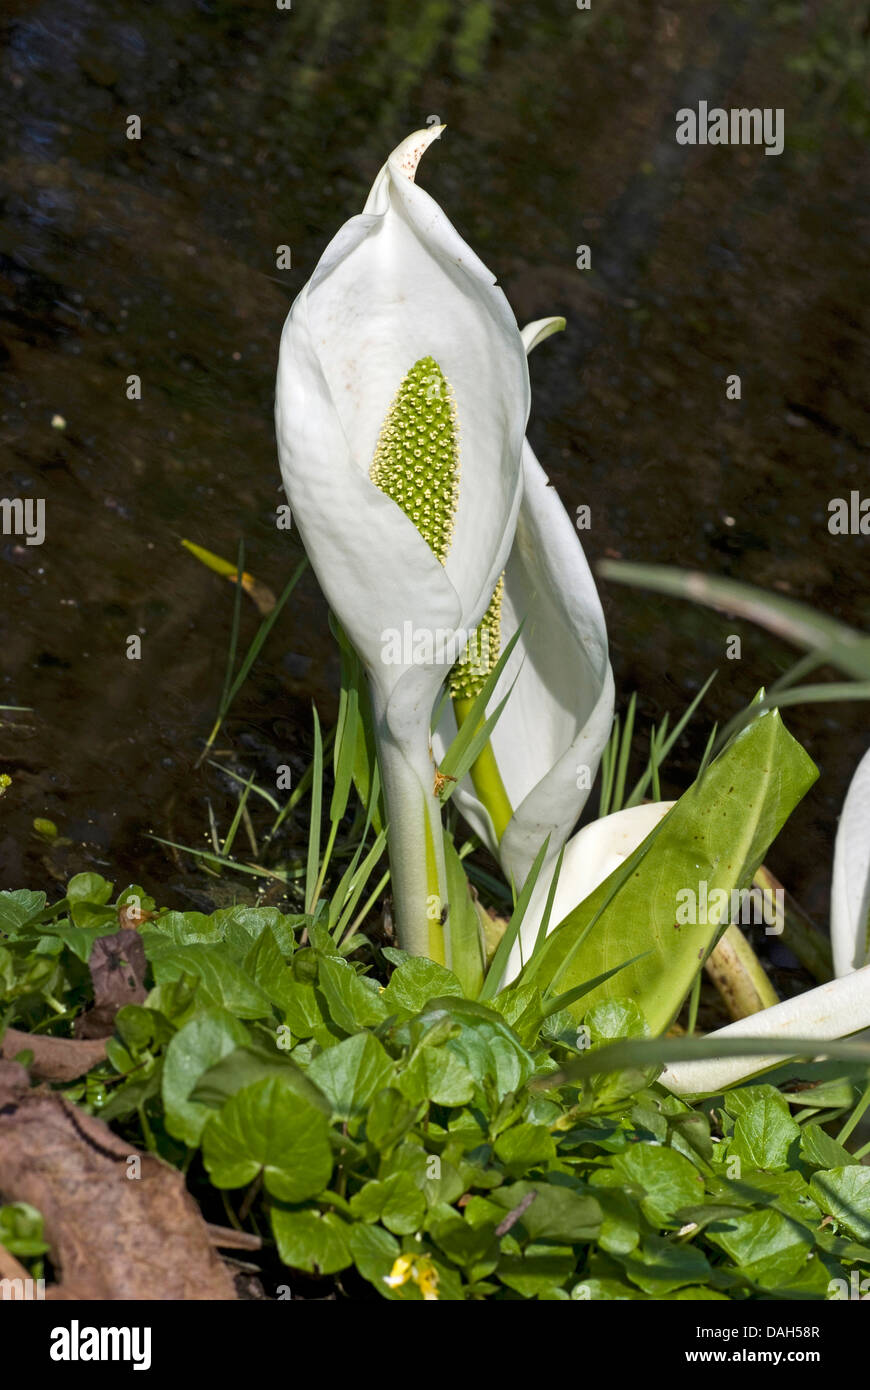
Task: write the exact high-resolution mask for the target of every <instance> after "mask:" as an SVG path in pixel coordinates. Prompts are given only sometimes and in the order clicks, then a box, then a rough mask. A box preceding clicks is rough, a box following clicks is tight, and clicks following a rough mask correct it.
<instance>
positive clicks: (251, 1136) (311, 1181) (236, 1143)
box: [202, 1077, 333, 1202]
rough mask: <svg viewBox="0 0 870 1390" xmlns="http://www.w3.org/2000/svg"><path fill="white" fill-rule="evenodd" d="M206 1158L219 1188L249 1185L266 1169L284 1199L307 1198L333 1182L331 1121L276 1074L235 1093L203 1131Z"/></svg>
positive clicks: (269, 1187) (265, 1176)
mask: <svg viewBox="0 0 870 1390" xmlns="http://www.w3.org/2000/svg"><path fill="white" fill-rule="evenodd" d="M202 1156H203V1162H204V1163H205V1166H206V1169H207V1171H208V1173H209V1176H210V1177H211V1180H212V1182H213V1183H214V1185H215V1187H228V1188H234V1187H245V1186H247V1184H248V1183H250V1182H253V1181H254V1179H255V1178H256V1177H258V1176H259V1174H260V1173H262V1175H263V1182H264V1184H265V1186H266V1189H267V1191H269V1192H271V1193H272V1194H273V1196H275V1197H278V1198H279V1199H280V1200H281V1201H283V1202H303V1201H304V1200H305V1199H306V1197H313V1196H315V1194H316V1193H318V1192H320V1191H321V1190H322V1189H323V1188H324V1187H325V1186H326V1184H327V1183H328V1182H329V1178H330V1174H331V1173H332V1163H333V1160H332V1145H331V1143H330V1137H329V1122H328V1120H327V1119H326V1117H325V1115H323V1114H322V1113H321V1111H320V1110H317V1109H315V1107H314V1106H313V1105H310V1104H309V1103H308V1101H307V1100H303V1099H302V1097H301V1096H298V1095H294V1094H293V1092H292V1091H290V1090H288V1088H287V1087H286V1086H285V1085H284V1084H283V1083H282V1082H281V1081H278V1080H277V1079H276V1078H275V1077H269V1078H267V1079H266V1080H265V1081H258V1082H256V1083H255V1084H254V1085H253V1086H246V1087H245V1089H244V1090H243V1091H239V1093H238V1095H235V1096H232V1097H231V1098H230V1100H228V1101H227V1103H226V1105H224V1107H223V1109H222V1110H221V1111H220V1112H219V1113H218V1114H217V1115H214V1116H213V1117H212V1118H211V1119H210V1120H209V1122H208V1124H207V1125H206V1127H205V1129H204V1131H203V1139H202Z"/></svg>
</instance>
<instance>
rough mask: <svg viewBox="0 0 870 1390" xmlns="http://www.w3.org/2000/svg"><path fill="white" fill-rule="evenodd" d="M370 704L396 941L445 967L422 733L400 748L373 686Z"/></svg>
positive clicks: (434, 820) (437, 819)
mask: <svg viewBox="0 0 870 1390" xmlns="http://www.w3.org/2000/svg"><path fill="white" fill-rule="evenodd" d="M372 707H373V712H374V724H375V738H376V740H377V748H378V764H379V766H380V769H381V781H382V784H383V789H384V798H385V800H386V806H387V822H388V831H387V848H388V850H389V856H390V878H391V880H392V887H393V905H394V908H395V923H396V934H397V936H398V939H399V945H400V946H401V948H402V950H404V951H408V952H409V953H410V954H411V955H413V956H428V958H429V959H430V960H434V961H437V962H438V964H439V965H448V966H449V964H450V951H449V940H450V937H449V930H448V931H447V932H445V930H444V924H445V923H446V922H447V920H448V915H449V903H448V896H447V869H446V865H445V861H444V838H443V829H442V825H441V802H440V801H439V799H438V797H437V796H436V795H435V767H434V764H433V763H432V761H431V759H430V757H429V747H428V732H427V731H426V730H425V729H424V730H421V736H420V738H419V740H416V741H415V744H414V747H413V750H412V749H411V747H410V746H409V747H408V748H403V747H401V746H400V745H399V744H398V742H397V741H396V739H395V738H394V737H393V735H392V734H391V733H390V730H389V728H388V727H387V722H386V718H385V716H384V709H383V702H382V700H381V697H380V695H379V692H378V691H377V689H376V688H375V686H374V685H373V686H372ZM412 758H413V759H414V761H413V762H412Z"/></svg>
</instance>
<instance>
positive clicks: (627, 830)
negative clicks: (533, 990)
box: [502, 801, 674, 986]
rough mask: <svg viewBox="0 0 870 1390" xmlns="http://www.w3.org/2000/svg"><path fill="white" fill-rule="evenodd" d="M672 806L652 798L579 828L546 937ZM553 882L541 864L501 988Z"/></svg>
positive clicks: (522, 958) (516, 966)
mask: <svg viewBox="0 0 870 1390" xmlns="http://www.w3.org/2000/svg"><path fill="white" fill-rule="evenodd" d="M673 805H674V803H673V801H651V802H647V803H645V804H643V805H640V806H630V807H628V808H627V809H626V810H623V811H614V812H613V814H612V815H609V816H602V817H601V818H600V819H599V820H595V821H591V822H590V824H589V825H584V827H583V829H582V830H578V831H577V834H576V835H573V836H572V837H571V839H570V840H569V841H568V843H567V845H566V846H565V853H564V856H563V858H562V866H561V869H560V872H559V878H558V881H557V883H556V891H555V894H554V896H553V907H552V911H551V913H550V920H549V923H548V935H549V933H550V932H551V931H553V930H554V928H556V927H557V926H558V925H559V923H560V922H561V921H563V920H564V918H565V917H567V916H568V914H569V913H570V912H573V910H574V908H575V907H578V906H579V905H580V903H582V902H584V901H585V899H586V898H588V897H589V895H590V893H594V891H595V889H596V888H597V887H598V886H599V884H601V883H603V882H604V880H605V879H606V878H608V877H609V876H610V874H612V873H613V871H614V869H618V868H620V866H621V865H622V864H624V863H625V861H626V859H628V857H629V855H631V854H633V853H634V851H635V850H636V849H637V848H638V846H639V845H640V844H642V843H643V841H644V840H645V839H646V837H647V835H650V834H651V833H652V831H653V830H654V829H655V827H656V826H657V825H658V823H659V821H661V820H662V819H663V818H664V817H665V816H666V815H667V813H668V811H669V810H670V809H671V807H672V806H673ZM551 882H552V866H550V868H549V869H548V868H547V866H545V867H544V869H543V871H542V872H541V873H540V874H539V876H538V880H537V882H536V884H535V887H534V889H533V890H532V896H531V898H530V899H529V905H528V908H527V910H526V914H525V916H524V918H523V922H522V926H521V928H520V934H519V936H518V937H517V940H516V941H515V942H514V944H513V947H512V949H511V953H510V955H509V956H508V963H507V966H506V968H505V973H504V977H503V980H502V986H504V985H506V984H510V982H511V980H515V979H516V977H517V975H519V973H520V971H521V969H522V967H523V965H524V964H525V962H526V961H528V960H529V959H530V958H531V955H532V951H533V949H534V945H535V942H536V940H537V938H538V931H539V929H540V925H541V922H542V920H543V917H544V911H545V908H546V904H547V897H548V895H549V892H550V885H551Z"/></svg>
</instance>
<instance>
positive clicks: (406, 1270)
mask: <svg viewBox="0 0 870 1390" xmlns="http://www.w3.org/2000/svg"><path fill="white" fill-rule="evenodd" d="M413 1271H414V1261H413V1259H412V1257H411V1256H410V1255H400V1256H399V1258H398V1259H397V1260H396V1262H395V1264H394V1265H393V1268H392V1269H391V1270H390V1272H389V1274H385V1275H384V1283H385V1284H386V1285H388V1287H389V1288H391V1289H399V1288H401V1287H402V1285H403V1284H407V1282H408V1280H409V1279H411V1278H413Z"/></svg>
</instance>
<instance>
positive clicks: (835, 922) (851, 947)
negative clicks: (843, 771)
mask: <svg viewBox="0 0 870 1390" xmlns="http://www.w3.org/2000/svg"><path fill="white" fill-rule="evenodd" d="M868 913H870V752H867V753H865V754H864V757H863V758H862V759H861V761H860V763H859V764H858V767H857V769H856V771H855V775H854V777H853V778H852V781H851V783H850V784H849V790H848V791H847V793H846V799H845V801H844V802H843V810H842V814H841V816H840V824H839V826H838V827H837V838H836V841H835V843H834V872H833V878H832V881H831V946H832V948H833V954H834V973H835V975H839V976H842V975H848V974H849V973H850V971H852V970H859V969H860V968H861V967H862V966H863V965H866V964H867V962H868V958H870V956H868V946H870V942H868V939H867V917H868Z"/></svg>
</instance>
